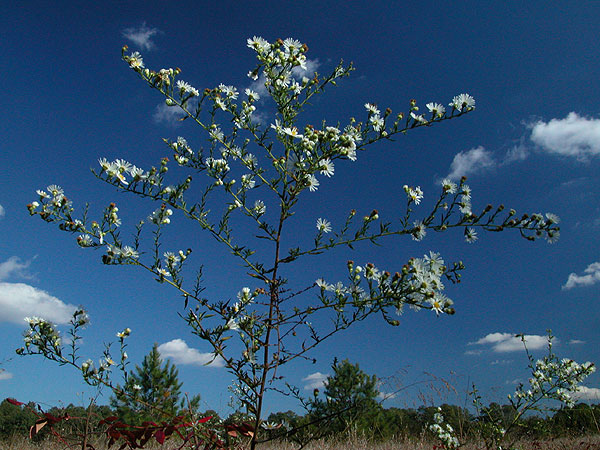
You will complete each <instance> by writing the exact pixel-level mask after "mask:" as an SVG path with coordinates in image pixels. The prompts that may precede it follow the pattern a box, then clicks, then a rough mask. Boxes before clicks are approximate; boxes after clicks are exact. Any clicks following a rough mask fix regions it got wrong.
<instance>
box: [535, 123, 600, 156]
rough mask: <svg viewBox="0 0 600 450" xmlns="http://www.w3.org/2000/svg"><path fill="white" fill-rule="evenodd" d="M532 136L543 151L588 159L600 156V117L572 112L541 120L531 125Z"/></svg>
mask: <svg viewBox="0 0 600 450" xmlns="http://www.w3.org/2000/svg"><path fill="white" fill-rule="evenodd" d="M530 138H531V141H532V142H533V143H535V144H536V145H538V146H539V147H540V148H541V149H542V150H543V151H546V152H548V153H554V154H558V155H562V156H569V157H573V158H577V159H578V160H580V161H587V160H589V158H590V156H600V119H588V118H586V117H581V116H579V115H578V114H577V113H575V112H571V113H569V114H568V115H567V117H565V118H564V119H552V120H550V121H549V122H544V121H541V120H540V121H538V122H536V123H534V124H532V125H531V137H530Z"/></svg>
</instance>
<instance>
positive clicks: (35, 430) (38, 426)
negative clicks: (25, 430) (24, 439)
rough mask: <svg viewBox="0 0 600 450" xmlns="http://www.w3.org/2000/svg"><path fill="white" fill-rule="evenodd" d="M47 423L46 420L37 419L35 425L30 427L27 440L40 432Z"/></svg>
mask: <svg viewBox="0 0 600 450" xmlns="http://www.w3.org/2000/svg"><path fill="white" fill-rule="evenodd" d="M47 423H48V420H47V419H38V420H36V421H35V425H32V426H31V428H30V429H29V438H30V439H31V438H33V437H34V436H35V435H36V434H38V433H39V432H40V430H41V429H42V428H44V426H45V425H46V424H47Z"/></svg>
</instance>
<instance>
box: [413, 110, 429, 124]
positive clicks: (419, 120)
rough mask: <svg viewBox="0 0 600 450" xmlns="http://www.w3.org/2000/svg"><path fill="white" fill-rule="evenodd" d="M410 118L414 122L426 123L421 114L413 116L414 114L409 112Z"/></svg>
mask: <svg viewBox="0 0 600 450" xmlns="http://www.w3.org/2000/svg"><path fill="white" fill-rule="evenodd" d="M410 117H412V118H413V120H415V121H416V122H419V123H427V119H426V118H425V117H423V114H415V113H414V112H411V113H410Z"/></svg>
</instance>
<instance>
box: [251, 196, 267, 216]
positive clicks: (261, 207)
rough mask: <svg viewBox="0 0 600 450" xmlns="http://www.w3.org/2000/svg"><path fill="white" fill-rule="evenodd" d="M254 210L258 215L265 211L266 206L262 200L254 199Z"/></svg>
mask: <svg viewBox="0 0 600 450" xmlns="http://www.w3.org/2000/svg"><path fill="white" fill-rule="evenodd" d="M254 212H255V213H256V214H257V215H258V216H262V215H263V214H264V213H265V212H267V207H266V206H265V203H264V202H263V201H262V200H256V201H255V202H254Z"/></svg>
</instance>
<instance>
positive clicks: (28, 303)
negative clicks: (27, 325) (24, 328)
mask: <svg viewBox="0 0 600 450" xmlns="http://www.w3.org/2000/svg"><path fill="white" fill-rule="evenodd" d="M75 309H76V306H74V305H70V304H67V303H64V302H63V301H62V300H59V299H58V298H56V297H53V296H52V295H50V294H48V293H47V292H45V291H42V290H40V289H37V288H34V287H33V286H29V285H28V284H23V283H4V282H0V322H12V323H17V324H23V323H24V322H23V320H24V319H25V317H29V316H37V317H41V318H43V319H46V320H49V321H51V322H54V323H56V324H65V323H68V322H69V320H70V319H71V317H72V315H73V312H74V311H75Z"/></svg>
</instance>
